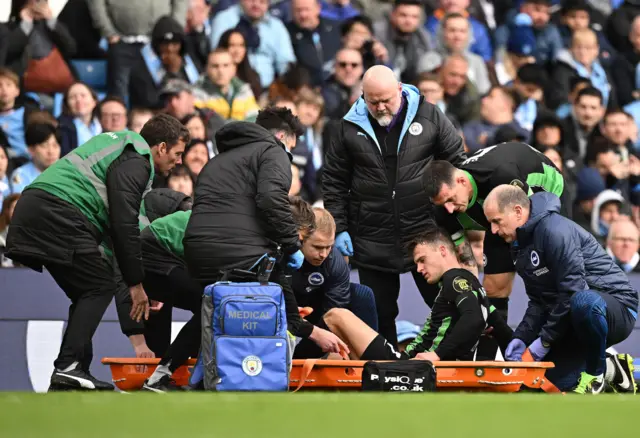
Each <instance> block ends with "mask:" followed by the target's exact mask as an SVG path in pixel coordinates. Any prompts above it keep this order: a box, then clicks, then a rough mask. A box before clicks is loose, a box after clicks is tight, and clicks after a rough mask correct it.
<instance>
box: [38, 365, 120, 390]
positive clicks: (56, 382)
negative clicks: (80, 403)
mask: <svg viewBox="0 0 640 438" xmlns="http://www.w3.org/2000/svg"><path fill="white" fill-rule="evenodd" d="M113 390H114V387H113V385H112V384H111V383H108V382H103V381H102V380H98V379H96V378H95V377H93V376H92V375H91V374H89V373H87V372H86V371H83V370H82V369H81V367H80V365H78V366H76V368H74V369H72V370H70V371H60V370H55V371H54V372H53V374H52V375H51V383H50V385H49V391H113Z"/></svg>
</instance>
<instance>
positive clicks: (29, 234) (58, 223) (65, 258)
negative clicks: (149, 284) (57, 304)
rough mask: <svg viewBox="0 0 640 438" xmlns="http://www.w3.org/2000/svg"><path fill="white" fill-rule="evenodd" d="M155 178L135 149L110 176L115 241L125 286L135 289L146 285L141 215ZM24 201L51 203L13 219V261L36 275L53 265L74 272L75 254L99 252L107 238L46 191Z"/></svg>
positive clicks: (9, 245)
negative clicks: (146, 193) (143, 268)
mask: <svg viewBox="0 0 640 438" xmlns="http://www.w3.org/2000/svg"><path fill="white" fill-rule="evenodd" d="M150 172H151V164H150V163H149V160H148V159H147V158H145V157H143V156H142V155H140V154H138V153H137V152H135V151H134V150H133V149H132V148H127V149H125V151H124V152H123V153H122V154H121V155H120V156H119V157H118V158H116V159H115V160H114V161H113V163H111V165H110V166H109V169H108V170H107V178H106V186H107V196H108V198H109V224H110V229H109V232H110V236H109V237H110V238H111V240H112V242H113V250H114V253H115V257H116V259H117V261H118V265H119V266H120V267H121V268H122V276H123V278H124V282H125V283H126V284H127V285H129V286H133V285H136V284H139V283H141V282H142V279H143V277H144V273H143V270H142V252H141V249H140V229H139V226H138V215H139V213H140V204H141V202H142V194H143V192H144V190H145V188H146V185H147V182H148V181H149V175H150ZM22 197H24V198H29V199H30V200H31V199H33V198H40V199H46V200H47V203H45V202H43V201H40V202H36V201H33V205H32V206H30V207H29V209H28V210H26V211H25V212H23V213H22V214H21V215H17V216H16V220H15V221H14V220H13V219H12V225H15V226H12V227H11V229H10V231H9V236H8V237H7V249H8V251H7V256H8V257H9V258H11V259H13V260H16V261H18V262H20V263H22V264H24V265H26V266H29V267H31V268H32V269H36V270H39V269H41V268H42V266H43V265H44V266H46V265H48V264H50V263H56V264H59V265H63V266H72V263H73V254H74V252H78V253H82V252H94V251H98V246H99V245H100V243H101V242H102V241H103V240H104V239H105V238H106V237H107V236H106V235H104V234H101V233H100V232H99V231H98V229H97V228H96V227H95V226H93V225H91V224H90V222H89V220H88V219H87V217H86V216H85V215H84V214H83V213H82V212H81V211H80V210H79V209H78V208H77V207H75V206H74V205H71V204H69V203H68V202H66V201H63V200H62V199H60V198H58V197H57V196H54V195H51V194H49V193H47V192H44V191H42V190H40V189H26V190H25V191H24V192H23V195H22ZM21 199H22V198H21ZM30 202H31V201H30ZM25 205H27V204H25ZM29 205H30V204H29ZM34 218H37V221H35V222H34ZM36 224H37V226H36ZM79 224H83V225H82V226H79ZM87 224H88V225H87ZM53 230H55V231H53Z"/></svg>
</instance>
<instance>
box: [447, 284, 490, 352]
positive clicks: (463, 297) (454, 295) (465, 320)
mask: <svg viewBox="0 0 640 438" xmlns="http://www.w3.org/2000/svg"><path fill="white" fill-rule="evenodd" d="M456 279H462V280H463V282H462V283H460V284H459V285H458V286H456V289H454V287H453V284H451V283H450V284H448V285H444V286H443V290H442V293H443V294H444V296H445V297H446V298H447V299H448V300H450V302H453V303H455V305H456V310H457V312H458V322H457V323H456V325H455V327H453V329H452V331H451V333H449V334H448V335H447V336H446V337H445V338H444V339H443V340H442V342H441V343H440V345H438V346H437V347H436V348H435V350H434V352H435V353H436V354H437V355H438V357H439V358H440V360H456V359H457V358H458V357H460V356H461V355H464V354H465V353H467V352H469V351H471V349H472V348H473V346H474V345H475V344H476V343H477V342H478V339H480V335H482V331H483V330H484V328H485V326H486V322H485V319H484V316H483V314H482V308H481V306H480V303H479V302H478V297H477V294H478V293H479V292H477V291H476V292H475V293H474V291H473V289H472V288H471V285H470V283H469V281H468V280H465V279H464V278H462V277H456ZM454 281H455V280H454ZM465 285H466V286H465Z"/></svg>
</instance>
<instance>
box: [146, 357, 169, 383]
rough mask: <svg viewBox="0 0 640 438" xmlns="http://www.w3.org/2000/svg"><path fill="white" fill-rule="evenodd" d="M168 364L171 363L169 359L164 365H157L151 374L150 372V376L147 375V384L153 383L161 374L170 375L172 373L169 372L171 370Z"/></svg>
mask: <svg viewBox="0 0 640 438" xmlns="http://www.w3.org/2000/svg"><path fill="white" fill-rule="evenodd" d="M169 365H171V361H169V362H168V363H166V364H164V365H158V367H157V368H156V370H155V371H154V372H153V374H151V377H149V382H148V384H149V385H153V384H154V383H156V382H157V381H158V380H160V379H161V378H162V376H171V374H172V373H171V370H170V369H169Z"/></svg>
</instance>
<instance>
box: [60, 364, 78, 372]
mask: <svg viewBox="0 0 640 438" xmlns="http://www.w3.org/2000/svg"><path fill="white" fill-rule="evenodd" d="M77 366H78V362H74V363H72V364H71V365H69V366H68V367H66V368H65V369H63V370H61V369H58V371H60V372H61V373H68V372H69V371H71V370H75V369H76V367H77Z"/></svg>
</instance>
